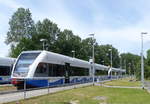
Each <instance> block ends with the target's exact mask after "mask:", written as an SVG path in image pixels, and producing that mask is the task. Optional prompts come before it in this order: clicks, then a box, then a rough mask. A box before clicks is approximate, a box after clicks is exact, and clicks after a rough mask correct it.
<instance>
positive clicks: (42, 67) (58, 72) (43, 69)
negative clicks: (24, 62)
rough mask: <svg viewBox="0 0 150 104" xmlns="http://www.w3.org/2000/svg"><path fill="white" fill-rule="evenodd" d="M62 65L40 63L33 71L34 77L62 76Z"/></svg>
mask: <svg viewBox="0 0 150 104" xmlns="http://www.w3.org/2000/svg"><path fill="white" fill-rule="evenodd" d="M64 73H65V71H64V66H63V65H58V64H48V63H40V64H39V65H38V67H37V69H36V71H35V75H34V76H35V77H62V76H64Z"/></svg>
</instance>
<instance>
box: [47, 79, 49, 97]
mask: <svg viewBox="0 0 150 104" xmlns="http://www.w3.org/2000/svg"><path fill="white" fill-rule="evenodd" d="M47 87H48V94H49V79H48V80H47Z"/></svg>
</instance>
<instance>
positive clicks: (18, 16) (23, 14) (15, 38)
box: [5, 8, 35, 44]
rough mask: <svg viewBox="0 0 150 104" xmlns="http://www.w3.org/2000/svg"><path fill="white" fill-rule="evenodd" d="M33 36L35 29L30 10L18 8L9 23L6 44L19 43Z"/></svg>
mask: <svg viewBox="0 0 150 104" xmlns="http://www.w3.org/2000/svg"><path fill="white" fill-rule="evenodd" d="M33 34H35V27H34V21H33V20H32V15H31V13H30V10H29V9H24V8H18V10H17V11H16V12H15V13H14V14H13V15H12V17H11V19H10V21H9V31H8V32H7V38H6V40H5V42H6V43H7V44H12V43H18V42H19V41H20V40H21V39H22V38H31V36H32V35H33Z"/></svg>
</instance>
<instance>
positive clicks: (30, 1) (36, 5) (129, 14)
mask: <svg viewBox="0 0 150 104" xmlns="http://www.w3.org/2000/svg"><path fill="white" fill-rule="evenodd" d="M149 4H150V0H0V56H3V57H4V56H8V53H9V51H10V46H9V45H6V44H5V43H4V41H5V38H6V34H7V31H8V30H9V24H8V22H9V20H10V18H11V16H12V15H13V13H14V12H15V11H16V10H17V8H19V7H23V8H29V9H30V11H31V13H32V18H33V20H34V21H35V22H37V21H38V20H43V19H44V18H48V19H50V20H51V21H53V22H54V23H56V24H58V27H59V28H61V30H63V29H70V30H72V31H73V33H74V34H75V35H79V36H80V37H81V38H82V39H85V38H87V37H89V35H88V34H91V33H94V34H95V38H96V41H97V42H98V43H99V44H100V45H101V44H112V45H113V46H114V47H115V48H117V49H118V50H119V52H120V53H124V52H131V53H134V54H138V55H140V52H141V48H140V47H141V32H148V34H147V35H145V36H144V52H145V53H146V50H147V49H150V47H149V46H150V12H149V11H150V6H149Z"/></svg>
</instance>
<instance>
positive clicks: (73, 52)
mask: <svg viewBox="0 0 150 104" xmlns="http://www.w3.org/2000/svg"><path fill="white" fill-rule="evenodd" d="M71 52H72V54H73V58H75V51H74V50H72V51H71Z"/></svg>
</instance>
